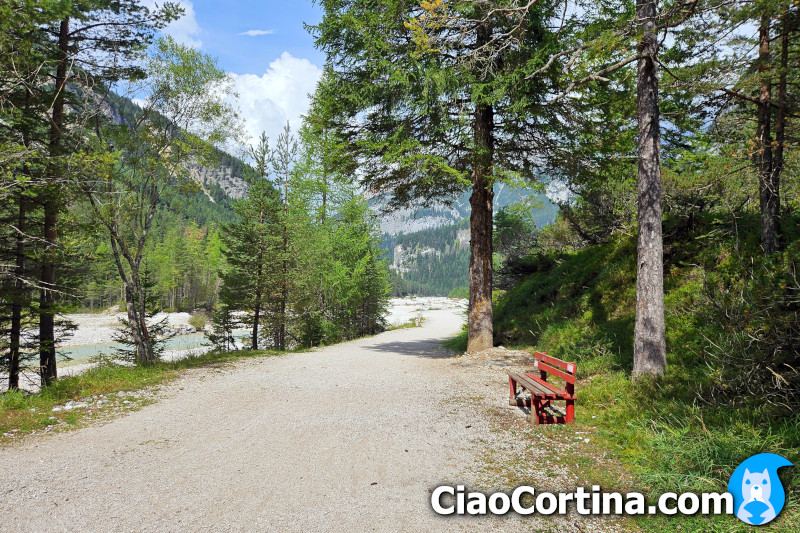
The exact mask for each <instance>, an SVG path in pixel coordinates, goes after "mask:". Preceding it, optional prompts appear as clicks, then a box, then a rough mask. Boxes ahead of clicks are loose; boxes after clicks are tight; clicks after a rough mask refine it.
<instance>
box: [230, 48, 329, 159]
mask: <svg viewBox="0 0 800 533" xmlns="http://www.w3.org/2000/svg"><path fill="white" fill-rule="evenodd" d="M321 75H322V69H320V68H319V67H317V66H316V65H314V64H312V63H311V62H310V61H309V60H308V59H300V58H297V57H294V56H292V55H291V54H290V53H289V52H284V53H283V54H281V56H280V57H279V58H278V59H276V60H274V61H273V62H272V63H270V64H269V68H268V69H267V71H266V72H265V73H264V74H262V75H261V76H258V75H256V74H231V78H232V79H233V83H234V89H235V91H236V92H237V93H238V95H239V96H238V99H237V100H236V102H235V104H237V105H238V107H239V109H240V111H241V115H242V119H244V124H245V130H246V132H247V134H248V135H249V136H250V138H251V139H250V140H251V141H253V140H255V139H257V138H258V136H259V135H260V134H261V132H262V131H264V132H266V133H267V136H269V140H270V146H275V141H276V140H277V139H278V134H279V133H280V131H281V129H283V126H284V124H286V121H289V125H290V126H291V128H292V131H294V132H296V131H297V129H298V128H299V127H300V125H301V115H302V114H304V113H305V112H306V111H308V106H309V95H310V94H311V93H313V92H314V89H315V88H316V85H317V81H318V80H319V78H320V76H321Z"/></svg>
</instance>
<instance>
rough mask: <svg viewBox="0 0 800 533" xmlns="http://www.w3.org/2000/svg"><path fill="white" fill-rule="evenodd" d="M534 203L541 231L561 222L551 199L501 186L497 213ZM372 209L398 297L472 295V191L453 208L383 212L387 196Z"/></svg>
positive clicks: (533, 211) (374, 201)
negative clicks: (470, 214)
mask: <svg viewBox="0 0 800 533" xmlns="http://www.w3.org/2000/svg"><path fill="white" fill-rule="evenodd" d="M519 202H526V203H528V204H529V205H531V206H532V207H531V214H532V217H533V219H534V222H535V223H536V225H537V227H540V228H541V227H543V226H545V225H547V224H550V223H551V222H553V221H554V220H555V217H556V214H557V213H558V206H556V205H555V204H553V203H552V202H551V201H550V200H549V199H548V198H547V196H545V195H544V194H541V193H536V192H533V191H530V190H519V189H514V188H512V187H510V186H508V185H506V184H498V185H496V186H495V202H494V205H495V210H496V211H497V210H499V209H502V208H503V207H507V206H509V205H511V204H514V203H519ZM370 205H371V206H372V208H373V209H375V210H376V212H378V213H379V214H378V216H379V219H380V223H381V229H382V230H383V232H384V234H383V241H382V248H383V249H384V250H385V251H386V257H387V259H388V261H389V268H390V273H391V276H392V282H393V294H394V295H396V296H405V295H408V294H415V295H421V296H459V297H460V296H464V295H466V294H468V279H467V271H468V268H469V239H470V234H469V193H464V194H463V195H461V196H459V197H458V198H457V199H456V200H455V201H454V202H453V203H452V204H451V205H444V204H442V205H440V206H436V207H432V208H420V209H404V210H400V211H395V212H393V213H390V214H388V215H387V214H381V213H380V210H381V209H382V208H383V207H384V206H385V205H386V200H385V198H380V197H376V198H373V199H371V200H370Z"/></svg>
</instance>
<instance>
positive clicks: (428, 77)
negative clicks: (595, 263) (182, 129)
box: [311, 0, 565, 351]
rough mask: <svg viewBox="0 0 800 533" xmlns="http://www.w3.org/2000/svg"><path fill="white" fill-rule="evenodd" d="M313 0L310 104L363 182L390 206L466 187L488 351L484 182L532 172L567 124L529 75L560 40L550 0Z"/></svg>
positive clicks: (475, 291) (474, 328) (478, 341)
mask: <svg viewBox="0 0 800 533" xmlns="http://www.w3.org/2000/svg"><path fill="white" fill-rule="evenodd" d="M321 5H322V7H323V10H324V16H323V19H322V22H321V23H320V24H318V25H316V26H313V27H312V28H311V31H312V33H313V34H314V36H315V39H316V44H317V47H319V48H320V49H321V50H323V51H324V52H326V54H327V56H328V64H327V67H326V72H325V76H324V77H323V80H322V82H321V83H320V86H319V88H318V90H317V93H316V94H315V97H314V105H315V108H316V109H319V110H321V113H320V114H321V115H323V116H326V117H327V118H328V120H329V125H330V126H332V127H333V128H335V129H336V130H337V131H338V133H339V134H340V135H343V136H344V137H345V138H346V139H348V140H349V142H350V145H351V147H352V152H353V154H352V155H353V157H354V158H355V160H356V161H357V162H358V163H359V164H360V174H359V175H360V176H361V181H362V183H363V185H365V186H366V187H367V188H368V189H369V190H370V191H372V192H385V193H388V194H390V195H391V204H392V205H393V206H402V205H408V204H412V203H422V204H431V203H434V202H437V201H442V200H444V201H447V200H448V199H452V198H453V197H454V196H455V195H456V194H457V193H459V192H460V191H462V190H464V189H465V188H467V187H469V188H471V190H472V194H471V197H470V206H471V215H470V220H471V224H470V228H471V239H470V245H471V256H470V268H469V280H470V305H469V343H468V349H469V350H470V351H477V350H483V349H486V348H489V347H491V346H492V344H493V339H492V297H491V295H492V213H493V192H492V186H493V184H494V182H495V181H496V180H498V179H502V177H503V176H505V175H507V173H509V172H511V173H514V172H518V173H521V174H522V175H523V176H524V177H526V178H528V179H535V177H536V172H535V169H536V168H540V167H542V166H543V164H544V161H545V160H546V159H547V154H548V153H550V152H551V151H552V150H553V149H554V148H555V144H554V143H553V140H554V139H555V138H556V137H557V136H558V134H557V132H558V131H560V129H561V126H563V124H564V123H565V121H564V120H562V119H561V117H560V116H559V107H558V106H556V105H552V106H548V105H544V104H545V101H546V98H545V97H546V96H547V94H548V83H547V77H546V76H540V77H536V78H532V77H529V76H527V75H526V73H530V72H533V71H534V70H535V69H537V68H539V67H542V66H544V65H543V64H541V63H540V59H541V58H542V57H548V54H546V51H547V50H549V49H551V48H553V47H554V46H556V45H557V44H558V38H559V37H558V35H557V34H556V33H555V32H553V31H551V27H550V26H549V24H548V21H549V20H550V19H551V18H552V17H553V15H554V8H555V5H556V2H549V1H547V2H531V3H529V4H528V8H529V12H528V14H527V15H526V16H524V17H522V18H521V19H519V20H512V18H511V17H508V16H506V13H504V12H503V10H502V9H494V8H495V7H496V6H495V4H494V3H489V2H484V1H459V2H454V3H447V4H445V3H444V2H441V1H438V0H437V1H431V2H421V3H419V4H418V3H417V2H409V1H405V0H394V1H391V2H382V3H378V4H376V3H375V2H372V1H369V0H350V1H339V0H336V1H325V0H323V1H322V2H321ZM498 6H499V7H501V8H504V7H509V6H511V7H513V6H512V4H511V3H504V2H501V3H499V4H498ZM511 35H513V37H514V39H513V45H511V46H509V45H508V44H507V43H505V42H504V41H503V39H502V37H503V36H511ZM545 70H550V67H549V66H548V67H547V68H546V69H545ZM553 70H554V69H553Z"/></svg>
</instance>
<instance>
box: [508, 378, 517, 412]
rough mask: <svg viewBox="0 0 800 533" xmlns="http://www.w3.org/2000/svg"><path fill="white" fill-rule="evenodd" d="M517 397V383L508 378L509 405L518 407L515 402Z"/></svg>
mask: <svg viewBox="0 0 800 533" xmlns="http://www.w3.org/2000/svg"><path fill="white" fill-rule="evenodd" d="M516 397H517V382H516V380H514V378H512V377H511V376H508V403H510V404H513V405H516V404H517V402H516V401H515V400H514V399H515V398H516Z"/></svg>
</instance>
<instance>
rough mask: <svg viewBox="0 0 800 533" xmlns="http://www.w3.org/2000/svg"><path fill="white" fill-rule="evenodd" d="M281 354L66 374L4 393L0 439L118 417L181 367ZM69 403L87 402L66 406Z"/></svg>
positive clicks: (208, 356)
mask: <svg viewBox="0 0 800 533" xmlns="http://www.w3.org/2000/svg"><path fill="white" fill-rule="evenodd" d="M278 353H279V352H266V351H250V350H244V351H238V352H228V353H220V352H208V353H205V354H202V355H198V356H191V357H187V358H184V359H180V360H177V361H169V362H160V363H156V364H154V365H148V366H135V367H134V366H121V365H102V366H98V367H95V368H91V369H89V370H88V371H86V372H84V373H83V374H80V375H78V376H72V377H66V378H61V379H59V380H57V381H56V382H55V383H53V384H52V385H50V386H48V387H45V388H43V389H42V390H41V391H40V392H38V393H36V394H30V393H26V392H22V391H9V392H6V393H4V394H0V443H7V442H9V441H13V440H15V439H16V438H18V437H20V436H23V435H26V434H35V433H43V432H49V431H52V430H57V429H65V428H71V427H78V426H80V425H81V424H83V423H86V422H88V421H91V420H93V419H98V418H107V417H109V416H113V415H114V413H115V412H117V411H120V410H130V409H136V408H138V407H141V406H142V405H144V404H147V403H149V402H150V401H151V398H150V397H149V396H147V395H141V394H138V393H136V391H138V390H140V389H142V388H145V387H153V386H157V385H161V384H164V383H166V382H168V381H170V380H172V379H175V378H176V377H178V375H179V373H180V371H181V370H185V369H189V368H201V367H212V368H213V367H216V366H218V365H221V364H225V363H229V362H232V361H237V360H240V359H246V358H252V357H263V356H270V355H276V354H278ZM70 401H72V402H83V403H87V404H88V405H87V406H85V407H80V408H76V409H64V405H65V404H67V402H70ZM54 408H55V409H56V410H55V411H54V410H53V409H54Z"/></svg>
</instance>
